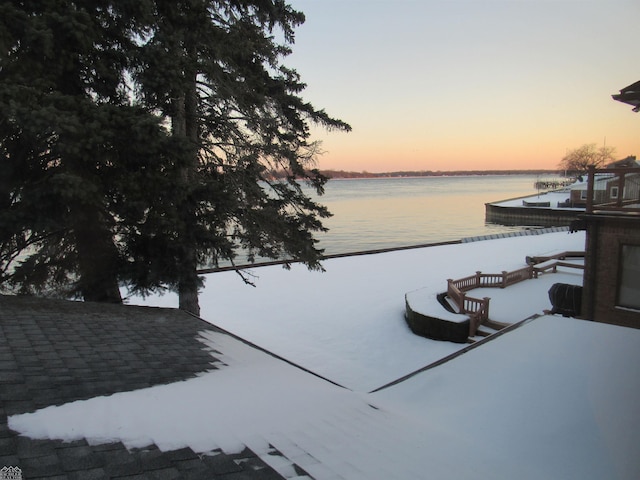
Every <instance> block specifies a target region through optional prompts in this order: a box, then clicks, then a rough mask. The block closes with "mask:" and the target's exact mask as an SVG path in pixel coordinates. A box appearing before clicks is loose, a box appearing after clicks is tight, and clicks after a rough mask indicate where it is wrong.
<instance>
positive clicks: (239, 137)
mask: <svg viewBox="0 0 640 480" xmlns="http://www.w3.org/2000/svg"><path fill="white" fill-rule="evenodd" d="M303 22H304V15H303V14H302V13H301V12H299V11H296V10H294V9H293V8H292V7H291V6H289V5H288V4H286V3H285V1H284V0H139V1H135V2H129V1H122V0H70V1H65V2H60V1H53V0H42V1H37V2H35V1H31V2H4V3H2V4H1V5H0V158H1V161H2V166H1V175H0V283H1V288H2V290H4V291H5V292H6V291H10V292H16V293H26V294H47V295H57V296H62V297H66V298H68V297H76V298H82V299H84V300H86V301H103V302H121V301H122V297H121V294H120V288H121V287H126V288H127V289H129V291H131V292H138V293H141V294H148V293H151V292H155V291H162V290H165V289H170V290H173V291H176V292H177V293H178V296H179V302H180V308H183V309H185V310H188V311H190V312H192V313H195V314H198V313H199V303H198V291H199V288H200V287H201V285H202V279H201V278H200V277H199V276H198V274H197V270H198V268H199V267H200V266H202V265H207V266H209V265H217V264H218V262H220V261H222V260H228V261H231V262H233V259H234V258H235V256H236V254H237V252H238V251H239V250H242V251H243V252H244V253H246V254H248V257H249V260H251V259H253V258H255V257H256V256H260V257H266V258H295V259H297V260H301V261H303V262H304V263H306V264H307V266H308V267H309V268H313V269H319V268H321V265H320V263H319V261H320V258H321V255H322V251H321V250H320V249H318V248H317V246H316V243H317V241H316V240H315V238H314V233H316V232H319V231H324V230H325V227H324V226H323V223H322V221H323V219H324V218H327V217H328V216H330V213H329V211H328V210H327V209H326V207H324V206H322V205H320V204H318V203H316V202H315V201H313V200H312V199H311V198H310V197H308V196H307V195H306V194H305V193H303V190H302V188H301V181H303V182H305V183H308V184H309V185H311V186H312V187H313V188H314V189H315V190H316V191H317V192H318V193H322V191H323V187H324V184H325V182H326V181H327V178H326V177H325V176H324V175H322V174H321V173H320V172H319V171H318V170H317V169H315V168H313V165H314V162H315V158H316V154H317V152H318V149H317V145H316V144H315V143H314V142H312V141H311V139H310V125H312V124H314V125H319V126H322V127H325V128H327V129H337V130H343V131H348V130H350V126H349V125H348V124H347V123H345V122H343V121H341V120H339V119H336V118H333V117H331V116H329V115H328V114H327V113H326V112H325V111H324V110H321V109H317V108H315V107H314V106H313V105H311V104H310V103H308V102H306V101H305V100H304V99H303V98H302V97H301V93H302V91H303V90H304V88H305V84H304V83H302V81H301V79H300V76H299V75H298V74H297V72H296V71H295V70H292V69H290V68H288V67H286V66H285V65H284V64H283V59H284V58H285V57H286V56H287V55H288V54H289V53H290V52H291V45H292V44H293V41H294V31H295V28H296V27H297V26H299V25H300V24H302V23H303ZM273 170H281V171H284V172H287V174H286V176H285V177H284V181H277V182H274V181H271V179H270V178H269V177H268V175H267V172H269V171H273ZM265 182H266V186H265Z"/></svg>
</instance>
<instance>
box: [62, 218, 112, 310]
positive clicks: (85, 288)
mask: <svg viewBox="0 0 640 480" xmlns="http://www.w3.org/2000/svg"><path fill="white" fill-rule="evenodd" d="M72 210H73V212H74V224H75V226H74V233H75V239H76V249H77V253H78V269H79V274H80V279H79V282H78V284H79V285H78V286H79V291H80V293H81V295H82V297H83V299H84V301H85V302H105V303H122V296H121V295H120V288H119V285H118V252H117V250H116V246H115V245H114V243H113V238H112V235H111V232H110V230H109V229H108V228H107V227H106V226H105V225H104V223H103V221H102V219H101V218H100V217H101V214H100V212H97V211H96V209H94V208H92V207H91V206H88V205H80V206H78V205H75V206H74V207H72Z"/></svg>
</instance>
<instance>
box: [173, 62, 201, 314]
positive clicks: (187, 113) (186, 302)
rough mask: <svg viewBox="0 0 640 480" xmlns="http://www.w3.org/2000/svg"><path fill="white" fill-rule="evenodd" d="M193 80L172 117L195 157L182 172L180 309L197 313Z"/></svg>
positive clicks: (197, 282)
mask: <svg viewBox="0 0 640 480" xmlns="http://www.w3.org/2000/svg"><path fill="white" fill-rule="evenodd" d="M189 78H191V80H192V83H191V85H190V87H189V88H188V89H187V90H186V91H185V92H184V94H183V95H182V96H180V97H179V98H178V99H177V102H176V107H177V108H176V114H175V117H173V119H172V130H173V135H178V136H183V137H184V138H185V140H186V141H187V142H188V143H189V144H190V145H191V147H192V149H191V153H190V155H191V158H190V161H189V162H188V163H187V165H186V166H185V167H183V168H182V169H181V171H180V182H181V188H183V189H184V196H183V197H182V198H183V199H184V200H183V204H182V205H181V208H180V214H181V216H182V219H183V221H184V225H185V229H184V231H183V232H181V233H182V235H181V238H180V242H181V243H182V247H183V251H184V252H185V253H184V256H183V258H182V259H181V261H182V264H181V265H179V270H180V271H181V272H182V273H181V278H180V280H179V284H178V297H179V308H180V309H181V310H186V311H188V312H190V313H193V314H194V315H200V305H199V302H198V286H199V279H198V273H197V268H198V262H197V249H198V245H197V244H196V241H195V235H194V230H195V229H196V228H197V216H196V212H195V205H194V202H193V200H192V198H191V190H192V188H193V186H194V182H195V181H196V176H197V168H198V116H197V92H196V74H195V72H194V73H192V74H191V75H190V76H189Z"/></svg>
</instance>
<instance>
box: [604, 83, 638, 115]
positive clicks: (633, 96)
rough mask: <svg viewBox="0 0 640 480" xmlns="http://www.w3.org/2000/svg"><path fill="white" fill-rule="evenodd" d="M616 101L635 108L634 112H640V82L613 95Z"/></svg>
mask: <svg viewBox="0 0 640 480" xmlns="http://www.w3.org/2000/svg"><path fill="white" fill-rule="evenodd" d="M611 97H612V98H613V99H614V100H617V101H618V102H622V103H626V104H628V105H631V106H632V107H633V111H634V112H638V111H640V80H639V81H637V82H635V83H632V84H631V85H629V86H628V87H624V88H623V89H622V90H620V93H616V94H614V95H611Z"/></svg>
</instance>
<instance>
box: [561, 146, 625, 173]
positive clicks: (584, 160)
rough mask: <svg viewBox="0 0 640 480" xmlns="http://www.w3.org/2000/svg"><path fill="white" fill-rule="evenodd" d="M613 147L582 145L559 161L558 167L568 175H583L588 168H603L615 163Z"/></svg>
mask: <svg viewBox="0 0 640 480" xmlns="http://www.w3.org/2000/svg"><path fill="white" fill-rule="evenodd" d="M615 152H616V149H615V148H614V147H607V146H606V145H603V146H602V147H600V148H598V147H597V146H596V144H595V143H589V144H585V145H582V146H581V147H578V148H576V149H574V150H571V151H569V152H568V153H567V154H566V155H565V156H564V158H563V159H562V160H561V161H560V164H559V167H560V168H561V169H562V170H564V171H565V172H566V173H567V174H570V175H582V174H585V173H586V172H587V171H588V170H589V167H592V166H593V167H595V168H603V167H605V166H606V165H607V164H609V163H611V162H613V161H615Z"/></svg>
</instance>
